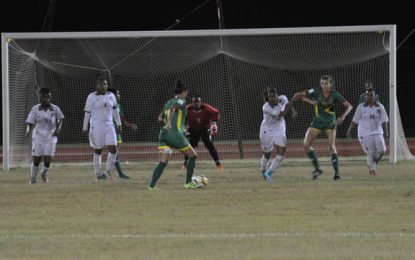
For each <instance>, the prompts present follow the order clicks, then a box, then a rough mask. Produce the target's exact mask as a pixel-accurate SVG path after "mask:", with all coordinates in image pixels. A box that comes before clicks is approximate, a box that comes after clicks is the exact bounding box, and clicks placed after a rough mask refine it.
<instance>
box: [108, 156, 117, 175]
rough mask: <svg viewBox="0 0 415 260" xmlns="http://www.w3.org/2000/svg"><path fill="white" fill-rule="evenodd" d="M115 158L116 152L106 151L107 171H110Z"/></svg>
mask: <svg viewBox="0 0 415 260" xmlns="http://www.w3.org/2000/svg"><path fill="white" fill-rule="evenodd" d="M116 158H117V154H116V153H108V157H107V168H106V170H107V172H108V173H110V172H111V171H112V168H114V163H115V159H116Z"/></svg>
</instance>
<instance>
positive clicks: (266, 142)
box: [259, 132, 287, 153]
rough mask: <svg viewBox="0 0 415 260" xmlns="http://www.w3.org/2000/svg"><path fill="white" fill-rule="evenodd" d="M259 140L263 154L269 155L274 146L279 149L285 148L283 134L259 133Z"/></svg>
mask: <svg viewBox="0 0 415 260" xmlns="http://www.w3.org/2000/svg"><path fill="white" fill-rule="evenodd" d="M259 139H260V140H261V149H262V151H263V152H264V153H270V152H271V151H272V149H274V145H278V146H280V147H286V146H287V136H286V135H285V133H277V134H275V133H273V134H268V133H262V132H261V133H260V135H259Z"/></svg>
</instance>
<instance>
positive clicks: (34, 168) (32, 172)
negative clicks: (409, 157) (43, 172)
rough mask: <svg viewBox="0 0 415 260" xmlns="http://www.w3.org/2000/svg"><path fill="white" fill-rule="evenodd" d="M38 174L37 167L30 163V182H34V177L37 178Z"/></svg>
mask: <svg viewBox="0 0 415 260" xmlns="http://www.w3.org/2000/svg"><path fill="white" fill-rule="evenodd" d="M38 172H39V166H35V165H34V164H33V163H32V167H31V170H30V174H31V178H32V180H36V176H37V173H38Z"/></svg>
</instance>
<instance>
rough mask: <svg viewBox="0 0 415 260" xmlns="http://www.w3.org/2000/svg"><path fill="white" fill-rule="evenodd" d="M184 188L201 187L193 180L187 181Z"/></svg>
mask: <svg viewBox="0 0 415 260" xmlns="http://www.w3.org/2000/svg"><path fill="white" fill-rule="evenodd" d="M184 188H185V189H200V186H199V185H197V184H196V183H194V182H192V181H191V182H188V183H185V184H184Z"/></svg>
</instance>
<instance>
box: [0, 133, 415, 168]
mask: <svg viewBox="0 0 415 260" xmlns="http://www.w3.org/2000/svg"><path fill="white" fill-rule="evenodd" d="M407 144H408V147H409V150H410V151H411V153H412V154H415V139H408V140H407ZM215 145H216V148H217V150H218V151H219V156H220V158H221V159H241V158H242V157H241V152H240V148H239V145H238V143H237V142H235V143H226V144H225V143H221V142H217V143H216V144H215ZM336 147H337V150H338V153H339V155H340V156H342V157H351V156H363V155H364V154H363V152H362V149H361V147H360V144H359V143H358V141H357V140H356V139H353V140H347V139H346V140H338V141H337V143H336ZM29 149H30V148H28V147H24V148H22V149H20V150H19V149H15V150H14V151H13V154H14V157H15V159H19V158H25V157H27V155H28V154H30V150H29ZM242 149H243V158H244V159H249V158H259V157H260V156H261V155H262V153H261V148H260V145H259V143H253V142H251V143H244V144H243V147H242ZM314 149H315V150H316V152H317V154H318V155H319V156H320V157H327V156H330V154H329V152H328V148H327V145H326V143H324V140H323V142H317V143H315V145H314ZM120 151H121V159H122V161H133V162H137V161H157V160H158V150H157V147H156V146H154V145H131V144H124V145H123V146H122V147H121V149H120ZM196 151H197V152H198V154H199V158H200V159H202V160H206V159H210V155H209V153H208V152H207V149H206V148H205V147H204V146H203V143H202V142H200V143H199V147H198V148H197V149H196ZM105 153H106V150H104V154H105ZM172 156H173V157H172V159H177V160H182V159H183V157H182V155H181V154H180V153H178V152H174V153H173V155H172ZM104 158H105V157H104ZM286 158H305V153H304V151H303V148H302V144H301V142H296V143H290V141H289V144H288V147H287V152H286ZM91 160H92V149H91V147H89V146H88V145H87V144H83V145H82V146H76V147H74V146H73V145H59V144H58V146H57V149H56V154H55V157H54V162H56V163H65V162H66V163H68V162H90V161H91ZM104 160H105V159H104ZM0 162H3V152H1V155H0Z"/></svg>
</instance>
